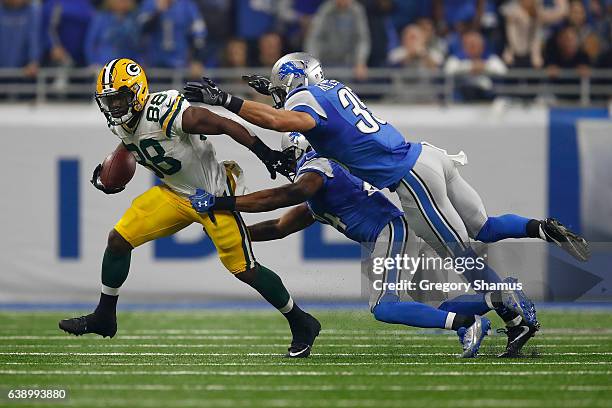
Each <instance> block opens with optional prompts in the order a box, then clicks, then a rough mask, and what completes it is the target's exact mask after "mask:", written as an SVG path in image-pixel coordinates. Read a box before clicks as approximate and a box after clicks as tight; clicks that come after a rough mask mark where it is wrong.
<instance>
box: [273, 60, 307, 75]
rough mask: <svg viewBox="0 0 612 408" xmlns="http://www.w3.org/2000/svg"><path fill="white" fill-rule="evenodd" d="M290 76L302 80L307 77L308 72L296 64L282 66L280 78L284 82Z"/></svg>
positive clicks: (279, 71)
mask: <svg viewBox="0 0 612 408" xmlns="http://www.w3.org/2000/svg"><path fill="white" fill-rule="evenodd" d="M289 75H293V76H294V78H301V77H305V76H306V72H305V71H304V70H303V69H302V68H298V67H297V65H295V62H293V61H289V62H285V63H284V64H283V65H281V67H280V69H279V70H278V76H279V77H280V79H281V80H283V79H285V78H286V77H288V76H289Z"/></svg>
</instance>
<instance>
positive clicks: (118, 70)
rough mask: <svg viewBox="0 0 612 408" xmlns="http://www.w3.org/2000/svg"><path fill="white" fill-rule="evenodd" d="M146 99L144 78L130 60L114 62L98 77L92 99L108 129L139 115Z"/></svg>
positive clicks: (146, 87)
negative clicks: (104, 118) (93, 98)
mask: <svg viewBox="0 0 612 408" xmlns="http://www.w3.org/2000/svg"><path fill="white" fill-rule="evenodd" d="M148 96H149V85H148V83H147V76H146V75H145V72H144V70H143V69H142V67H141V66H140V65H139V64H138V63H136V62H135V61H133V60H131V59H128V58H118V59H114V60H112V61H110V62H109V63H108V64H106V65H105V66H104V67H103V68H102V69H101V70H100V73H99V74H98V81H97V83H96V94H95V99H96V102H97V103H98V106H99V107H100V111H102V113H103V114H104V116H106V119H107V120H108V122H109V123H110V124H111V125H120V124H122V123H126V122H128V121H129V120H130V119H132V118H133V117H134V116H135V115H136V114H137V113H138V112H140V111H142V109H143V108H144V105H145V103H146V101H147V97H148Z"/></svg>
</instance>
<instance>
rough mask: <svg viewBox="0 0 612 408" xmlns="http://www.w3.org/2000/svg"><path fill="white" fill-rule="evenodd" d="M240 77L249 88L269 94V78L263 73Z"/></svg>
mask: <svg viewBox="0 0 612 408" xmlns="http://www.w3.org/2000/svg"><path fill="white" fill-rule="evenodd" d="M242 79H243V80H245V81H246V82H247V83H248V84H249V86H250V87H251V88H253V89H254V90H256V91H257V93H260V94H262V95H266V96H270V95H271V93H270V80H269V79H268V78H266V77H265V76H263V75H257V74H255V75H243V76H242Z"/></svg>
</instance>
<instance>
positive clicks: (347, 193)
mask: <svg viewBox="0 0 612 408" xmlns="http://www.w3.org/2000/svg"><path fill="white" fill-rule="evenodd" d="M307 172H315V173H318V174H320V175H321V176H322V177H323V178H324V185H323V187H322V188H321V189H320V190H319V191H318V192H317V193H316V194H315V195H314V196H313V197H312V198H311V199H310V200H308V201H307V204H308V207H309V208H310V211H311V213H312V214H313V216H314V217H315V218H316V219H317V220H318V221H321V222H323V223H325V224H329V225H331V226H333V227H334V228H335V229H337V230H338V231H340V232H341V233H342V234H344V235H345V236H346V237H347V238H349V239H352V240H353V241H357V242H360V243H371V242H376V238H377V237H378V234H380V231H382V229H383V228H384V227H385V225H387V224H388V223H389V222H390V221H391V220H393V219H394V218H396V217H400V216H401V215H402V214H403V213H402V211H401V210H399V209H398V208H397V207H396V206H395V205H393V203H391V201H389V200H388V199H387V198H386V197H385V196H384V194H382V193H381V192H380V191H378V190H377V189H375V188H373V187H372V186H371V185H369V184H368V183H366V182H364V181H362V180H360V179H358V178H357V177H355V176H353V175H352V174H350V173H349V172H348V171H347V170H346V169H345V168H343V167H342V166H340V165H339V164H338V163H336V162H334V161H333V160H328V159H326V158H323V157H320V156H319V155H317V153H316V152H315V151H310V152H308V153H307V154H305V155H304V157H302V159H301V160H300V161H299V163H298V166H297V178H299V177H300V176H302V175H303V174H304V173H307Z"/></svg>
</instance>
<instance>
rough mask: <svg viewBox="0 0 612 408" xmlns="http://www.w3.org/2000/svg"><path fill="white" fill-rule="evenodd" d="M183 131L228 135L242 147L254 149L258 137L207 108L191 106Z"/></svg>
mask: <svg viewBox="0 0 612 408" xmlns="http://www.w3.org/2000/svg"><path fill="white" fill-rule="evenodd" d="M183 131H184V132H186V133H190V134H193V135H197V134H206V135H222V134H226V135H228V136H229V137H231V138H232V139H234V140H235V141H236V142H238V143H240V144H241V145H243V146H245V147H247V148H249V149H252V147H253V145H254V144H255V143H257V140H258V137H257V136H254V135H252V134H251V132H249V131H248V129H247V128H245V127H244V126H242V125H241V124H240V123H237V122H234V121H233V120H231V119H229V118H225V117H223V116H220V115H217V114H216V113H214V112H211V111H210V110H208V109H206V108H199V107H195V106H190V107H189V108H187V109H186V110H185V112H184V113H183Z"/></svg>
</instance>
